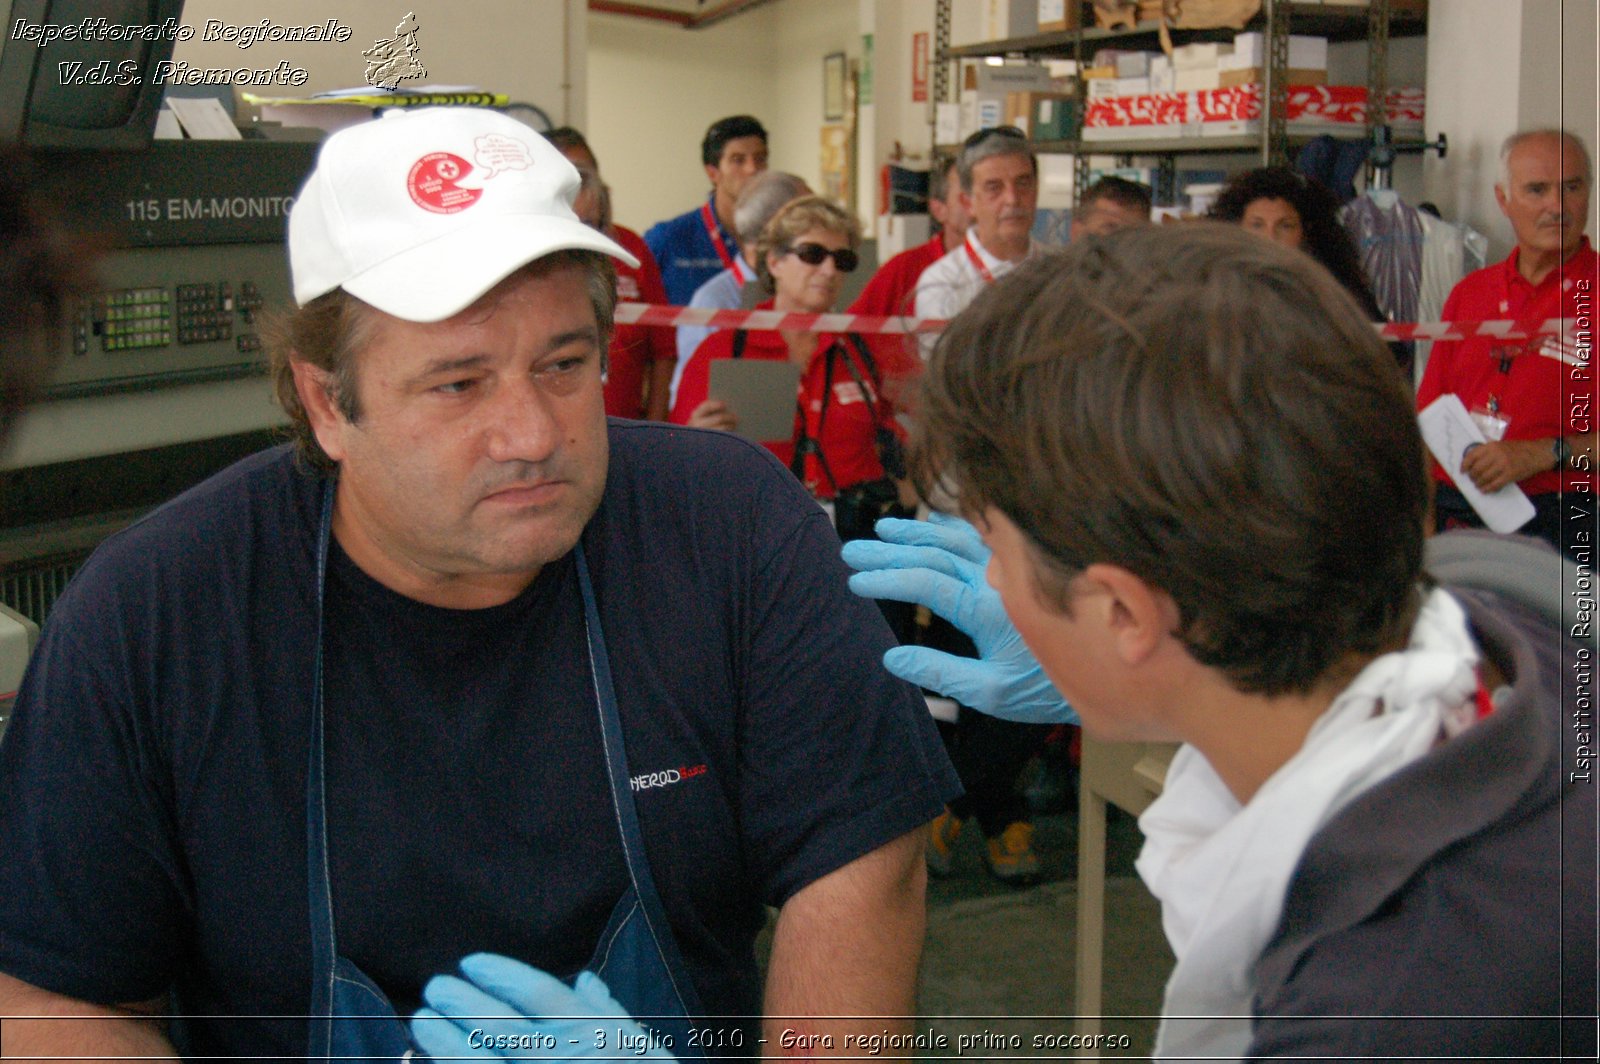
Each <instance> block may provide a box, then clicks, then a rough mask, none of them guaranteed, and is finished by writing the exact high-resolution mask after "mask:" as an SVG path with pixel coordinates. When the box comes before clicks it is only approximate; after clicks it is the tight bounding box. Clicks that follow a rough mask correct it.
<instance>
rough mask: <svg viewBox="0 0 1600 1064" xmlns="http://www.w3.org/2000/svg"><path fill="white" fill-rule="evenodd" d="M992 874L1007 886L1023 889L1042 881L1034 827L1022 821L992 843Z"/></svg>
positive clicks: (990, 856) (1009, 826) (990, 861)
mask: <svg viewBox="0 0 1600 1064" xmlns="http://www.w3.org/2000/svg"><path fill="white" fill-rule="evenodd" d="M988 864H989V871H990V872H992V873H994V876H995V878H996V879H999V880H1000V881H1001V882H1004V883H1012V884H1015V885H1018V886H1023V885H1026V884H1029V883H1036V882H1038V880H1039V855H1038V854H1036V853H1034V852H1033V825H1032V824H1029V823H1028V822H1026V821H1023V820H1017V821H1014V822H1012V823H1010V824H1008V825H1006V829H1005V830H1004V831H1002V832H1001V833H1000V834H999V835H998V836H996V837H995V838H992V839H990V840H989V855H988Z"/></svg>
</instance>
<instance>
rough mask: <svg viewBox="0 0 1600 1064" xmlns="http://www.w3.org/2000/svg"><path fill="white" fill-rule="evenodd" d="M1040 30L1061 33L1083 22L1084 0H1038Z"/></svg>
mask: <svg viewBox="0 0 1600 1064" xmlns="http://www.w3.org/2000/svg"><path fill="white" fill-rule="evenodd" d="M1035 14H1037V18H1038V32H1040V34H1059V32H1062V30H1069V29H1077V27H1078V26H1082V24H1083V3H1082V0H1038V11H1037V13H1035Z"/></svg>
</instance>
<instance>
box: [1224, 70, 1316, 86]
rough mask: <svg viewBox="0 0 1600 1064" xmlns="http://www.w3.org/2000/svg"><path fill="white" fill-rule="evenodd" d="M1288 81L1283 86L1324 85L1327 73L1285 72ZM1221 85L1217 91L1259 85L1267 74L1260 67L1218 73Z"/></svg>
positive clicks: (1308, 71) (1313, 71)
mask: <svg viewBox="0 0 1600 1064" xmlns="http://www.w3.org/2000/svg"><path fill="white" fill-rule="evenodd" d="M1284 73H1285V75H1287V77H1288V79H1289V80H1288V81H1286V82H1284V84H1285V85H1326V84H1327V83H1328V72H1327V71H1326V70H1293V69H1291V70H1286V71H1284ZM1220 75H1221V80H1222V84H1220V85H1218V86H1216V88H1219V89H1231V88H1233V87H1234V86H1235V85H1260V84H1263V83H1264V82H1265V81H1266V80H1267V72H1266V71H1265V70H1263V69H1261V68H1260V67H1249V68H1246V69H1244V70H1224V71H1221V72H1220Z"/></svg>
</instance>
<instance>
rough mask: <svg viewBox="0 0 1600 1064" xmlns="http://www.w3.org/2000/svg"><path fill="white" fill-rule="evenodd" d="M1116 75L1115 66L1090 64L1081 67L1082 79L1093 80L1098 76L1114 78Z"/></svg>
mask: <svg viewBox="0 0 1600 1064" xmlns="http://www.w3.org/2000/svg"><path fill="white" fill-rule="evenodd" d="M1116 76H1117V68H1116V67H1114V66H1091V67H1084V68H1083V80H1084V81H1095V80H1097V79H1099V78H1114V77H1116Z"/></svg>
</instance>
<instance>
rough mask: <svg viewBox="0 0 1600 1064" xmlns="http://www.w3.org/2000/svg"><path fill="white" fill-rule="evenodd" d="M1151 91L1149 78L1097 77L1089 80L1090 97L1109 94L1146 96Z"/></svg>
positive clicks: (1092, 98) (1102, 96) (1101, 97)
mask: <svg viewBox="0 0 1600 1064" xmlns="http://www.w3.org/2000/svg"><path fill="white" fill-rule="evenodd" d="M1149 91H1150V79H1149V78H1096V79H1095V80H1093V81H1091V82H1089V99H1091V100H1100V99H1104V98H1105V97H1107V96H1144V95H1146V94H1147V93H1149Z"/></svg>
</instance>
